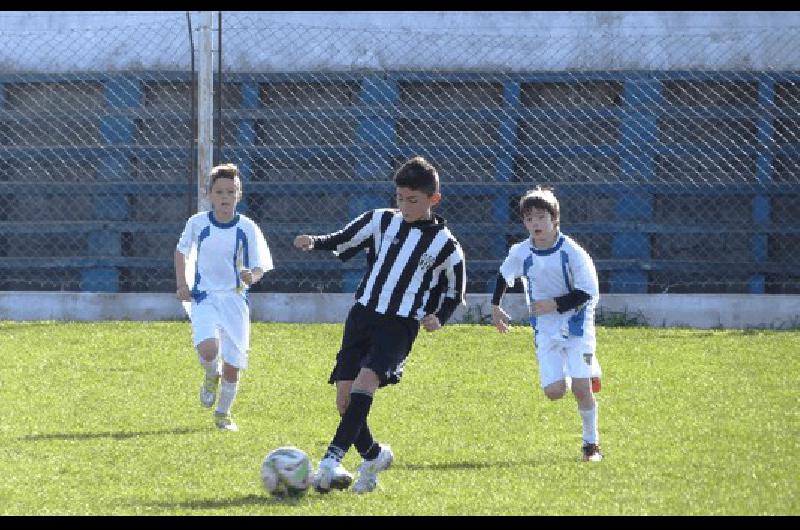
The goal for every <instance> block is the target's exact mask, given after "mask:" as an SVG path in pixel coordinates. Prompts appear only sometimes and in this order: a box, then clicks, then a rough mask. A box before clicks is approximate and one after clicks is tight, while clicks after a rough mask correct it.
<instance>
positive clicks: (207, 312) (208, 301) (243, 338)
mask: <svg viewBox="0 0 800 530" xmlns="http://www.w3.org/2000/svg"><path fill="white" fill-rule="evenodd" d="M192 335H193V338H194V345H195V348H196V347H197V345H198V344H200V343H201V342H203V341H204V340H208V339H217V340H219V352H220V354H221V355H222V360H223V361H225V362H226V363H228V364H230V365H232V366H235V367H236V368H247V350H249V349H250V308H249V307H248V305H247V302H246V301H245V299H244V298H243V297H242V295H241V294H238V293H236V292H209V293H208V296H207V297H206V298H205V299H203V301H202V302H200V303H197V302H194V301H193V302H192Z"/></svg>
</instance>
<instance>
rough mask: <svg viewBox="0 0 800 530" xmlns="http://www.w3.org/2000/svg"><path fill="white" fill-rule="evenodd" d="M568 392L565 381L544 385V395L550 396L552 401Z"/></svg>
mask: <svg viewBox="0 0 800 530" xmlns="http://www.w3.org/2000/svg"><path fill="white" fill-rule="evenodd" d="M566 393H567V385H566V384H565V383H564V381H559V382H558V383H553V384H552V385H547V386H546V387H544V395H545V396H547V397H548V398H550V399H551V400H552V401H555V400H557V399H561V398H562V397H564V394H566Z"/></svg>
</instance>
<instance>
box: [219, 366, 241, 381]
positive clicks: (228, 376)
mask: <svg viewBox="0 0 800 530" xmlns="http://www.w3.org/2000/svg"><path fill="white" fill-rule="evenodd" d="M222 378H223V379H225V381H226V382H228V383H238V382H239V369H238V368H236V367H235V366H232V365H230V364H227V363H226V364H225V366H224V367H223V368H222Z"/></svg>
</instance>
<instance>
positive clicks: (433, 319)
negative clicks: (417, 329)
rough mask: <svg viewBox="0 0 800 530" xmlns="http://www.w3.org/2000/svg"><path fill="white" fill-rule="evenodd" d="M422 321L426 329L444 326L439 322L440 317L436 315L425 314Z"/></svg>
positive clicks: (433, 329)
mask: <svg viewBox="0 0 800 530" xmlns="http://www.w3.org/2000/svg"><path fill="white" fill-rule="evenodd" d="M421 322H422V327H423V328H425V331H436V330H437V329H441V327H442V323H441V322H439V317H437V316H436V315H425V316H424V317H423V318H422V321H421Z"/></svg>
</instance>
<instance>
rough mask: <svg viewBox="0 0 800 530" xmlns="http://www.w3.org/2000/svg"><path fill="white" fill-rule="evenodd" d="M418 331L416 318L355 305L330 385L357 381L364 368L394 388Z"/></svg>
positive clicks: (382, 384)
mask: <svg viewBox="0 0 800 530" xmlns="http://www.w3.org/2000/svg"><path fill="white" fill-rule="evenodd" d="M418 332H419V321H418V320H417V319H415V318H407V317H399V316H396V315H382V314H380V313H378V312H376V311H373V310H371V309H367V308H366V307H364V306H363V305H361V304H359V303H356V304H355V305H353V307H352V308H351V309H350V312H349V313H348V314H347V320H345V323H344V336H343V337H342V347H341V349H340V350H339V353H338V354H337V355H336V366H334V367H333V371H332V372H331V376H330V378H329V379H328V382H329V383H334V382H336V381H353V380H355V378H356V376H357V375H358V372H359V371H360V370H361V368H369V369H370V370H372V371H373V372H375V373H376V374H377V375H378V380H379V381H380V386H386V385H394V384H397V383H399V382H400V378H401V377H402V376H403V366H404V365H405V362H406V357H408V354H409V352H411V346H412V345H413V344H414V340H415V339H416V338H417V333H418Z"/></svg>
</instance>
